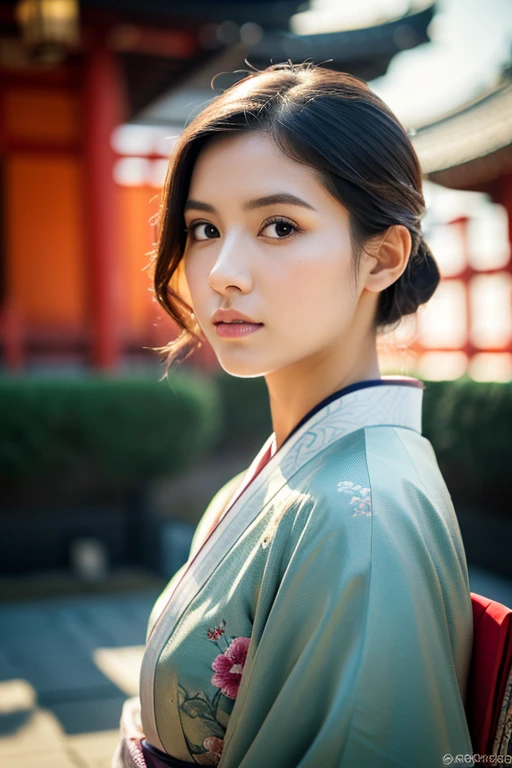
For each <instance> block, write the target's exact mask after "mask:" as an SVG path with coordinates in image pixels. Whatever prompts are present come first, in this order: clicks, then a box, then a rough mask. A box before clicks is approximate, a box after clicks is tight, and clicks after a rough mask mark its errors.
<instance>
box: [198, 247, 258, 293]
mask: <svg viewBox="0 0 512 768" xmlns="http://www.w3.org/2000/svg"><path fill="white" fill-rule="evenodd" d="M246 251H247V243H245V245H244V243H243V237H241V236H240V235H239V236H236V235H232V236H231V237H227V238H226V239H225V240H224V241H223V242H222V243H221V246H220V250H219V252H218V255H217V258H216V260H215V264H214V265H213V268H212V270H211V271H210V275H209V277H208V283H209V284H210V286H211V287H212V288H213V289H214V290H216V291H218V292H219V293H224V292H225V291H226V289H228V288H231V287H235V288H238V290H240V291H241V292H242V293H248V292H249V291H250V290H251V288H252V277H251V273H250V269H249V264H248V260H247V255H246Z"/></svg>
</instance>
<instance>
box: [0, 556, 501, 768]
mask: <svg viewBox="0 0 512 768" xmlns="http://www.w3.org/2000/svg"><path fill="white" fill-rule="evenodd" d="M470 581H471V589H472V591H474V592H479V593H480V594H484V595H486V596H488V597H492V598H494V599H496V600H499V601H500V602H504V603H505V604H507V605H510V606H511V607H512V583H511V582H508V581H506V580H504V579H501V578H499V577H496V576H494V575H492V574H489V573H486V572H485V571H481V570H479V569H476V568H473V569H470ZM158 594H159V590H157V589H155V588H152V589H146V590H144V591H138V592H134V591H132V592H131V593H124V594H123V593H122V594H114V595H112V594H109V595H75V596H70V595H69V596H65V597H58V598H57V597H52V598H49V597H47V598H40V599H37V600H33V599H32V600H25V601H18V602H10V603H8V602H0V766H1V767H2V768H110V761H111V758H112V754H113V752H114V749H115V747H116V744H117V741H118V726H119V717H120V714H121V707H122V704H123V702H124V700H125V699H126V698H127V697H128V696H133V695H135V694H137V692H138V677H139V669H140V663H141V658H142V652H143V648H144V641H145V633H146V626H147V621H148V618H149V613H150V610H151V608H152V606H153V604H154V601H155V599H156V597H157V596H158Z"/></svg>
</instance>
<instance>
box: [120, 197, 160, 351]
mask: <svg viewBox="0 0 512 768" xmlns="http://www.w3.org/2000/svg"><path fill="white" fill-rule="evenodd" d="M118 189H119V198H120V209H121V210H120V221H121V233H120V240H121V253H120V254H119V258H120V259H121V262H122V265H123V274H124V290H125V301H124V310H125V318H126V323H127V329H126V330H127V332H128V333H129V334H133V335H134V336H136V337H139V336H141V335H144V334H146V333H148V332H149V331H150V328H149V326H150V324H151V323H152V322H154V319H153V316H154V311H155V310H154V307H153V305H152V301H151V297H152V294H151V293H150V291H149V289H150V288H151V280H150V277H149V270H148V269H145V267H147V265H148V263H149V258H150V256H149V253H150V251H151V250H152V248H153V242H154V240H156V229H155V226H154V225H152V224H151V223H150V219H151V218H152V217H153V216H154V214H155V213H156V212H157V210H158V202H159V198H160V190H156V189H154V188H152V187H150V186H140V187H128V186H119V187H118Z"/></svg>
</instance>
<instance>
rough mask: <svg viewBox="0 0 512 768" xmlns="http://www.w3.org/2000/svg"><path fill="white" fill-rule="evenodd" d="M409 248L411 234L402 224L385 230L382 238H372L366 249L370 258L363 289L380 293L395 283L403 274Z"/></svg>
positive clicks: (409, 252)
mask: <svg viewBox="0 0 512 768" xmlns="http://www.w3.org/2000/svg"><path fill="white" fill-rule="evenodd" d="M411 247H412V238H411V233H410V232H409V230H408V229H407V227H405V226H404V225H403V224H394V225H393V226H391V227H389V228H388V229H387V230H386V233H385V235H384V237H382V235H379V237H378V238H373V239H372V245H370V247H369V248H367V252H368V253H369V255H370V258H369V259H368V262H367V270H366V279H365V281H364V287H365V288H366V289H367V290H368V291H372V292H375V293H380V292H381V291H383V290H385V289H386V288H388V287H389V286H390V285H392V284H393V283H394V282H396V281H397V280H398V278H399V277H400V275H402V274H403V272H405V269H406V267H407V264H408V261H409V256H410V254H411Z"/></svg>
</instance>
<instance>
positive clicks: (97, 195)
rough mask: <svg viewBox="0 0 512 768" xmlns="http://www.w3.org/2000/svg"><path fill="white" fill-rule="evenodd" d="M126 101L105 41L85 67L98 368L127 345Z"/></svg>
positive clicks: (95, 359) (90, 252) (87, 176)
mask: <svg viewBox="0 0 512 768" xmlns="http://www.w3.org/2000/svg"><path fill="white" fill-rule="evenodd" d="M123 102H124V99H123V83H122V78H121V74H120V72H119V68H118V62H117V60H116V57H115V55H114V54H113V53H112V52H111V51H109V50H108V49H107V48H106V47H105V46H104V44H103V43H102V42H97V43H95V44H94V46H93V47H92V49H91V50H90V51H89V52H88V54H87V59H86V63H85V83H84V133H85V147H84V179H85V192H86V196H85V199H86V226H87V232H86V233H85V234H86V236H87V238H88V248H87V250H88V258H87V274H88V278H89V291H90V302H89V306H90V323H91V358H92V364H93V366H94V367H95V368H99V369H112V368H114V367H115V366H116V364H117V362H118V359H119V355H120V352H121V342H122V339H121V331H122V328H123V317H122V306H123V302H122V277H123V275H122V270H121V263H120V258H119V256H120V246H119V244H120V238H119V227H120V217H119V210H118V202H119V201H118V195H117V189H116V186H115V183H114V178H113V173H112V172H113V165H114V160H115V155H114V151H113V149H112V147H111V141H110V139H111V135H112V131H113V130H114V128H116V126H118V125H119V124H120V123H121V122H122V121H123V118H124V109H123Z"/></svg>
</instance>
